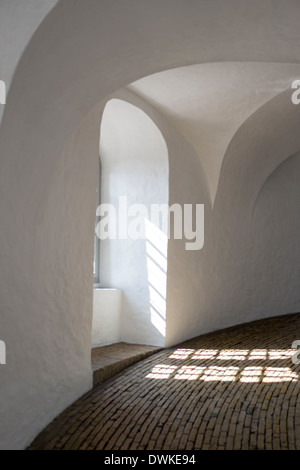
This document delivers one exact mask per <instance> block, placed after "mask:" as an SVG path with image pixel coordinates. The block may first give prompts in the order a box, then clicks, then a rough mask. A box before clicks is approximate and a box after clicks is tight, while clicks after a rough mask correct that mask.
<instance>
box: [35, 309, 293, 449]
mask: <svg viewBox="0 0 300 470" xmlns="http://www.w3.org/2000/svg"><path fill="white" fill-rule="evenodd" d="M298 339H299V340H300V314H293V315H286V316H283V317H277V318H273V319H268V320H262V321H257V322H253V323H249V324H247V325H240V326H237V327H234V328H229V329H226V330H222V331H218V332H214V333H210V334H207V335H204V336H201V337H198V338H195V339H193V340H190V341H187V342H185V343H182V344H180V345H179V346H177V347H174V348H170V349H165V350H163V351H160V352H158V353H156V354H154V355H152V356H151V357H148V358H146V359H144V360H142V361H141V362H139V363H137V364H135V365H133V366H130V367H129V368H127V369H126V370H124V371H122V372H121V373H119V374H118V375H116V376H115V377H113V378H110V379H109V380H107V381H106V382H104V383H102V384H101V385H99V386H97V387H96V388H95V389H93V390H92V391H91V392H89V393H87V394H86V395H84V396H83V397H82V398H81V399H79V400H78V401H77V402H76V403H74V404H73V405H72V406H70V407H69V408H68V409H66V410H65V411H64V412H63V413H62V414H61V415H60V416H59V417H58V418H56V419H55V420H54V421H53V422H52V423H51V424H50V425H49V426H48V427H47V428H46V429H45V430H44V431H43V432H42V433H41V434H40V435H39V436H38V437H37V438H36V439H35V440H34V442H33V443H32V444H31V446H30V447H29V448H30V449H66V450H68V449H90V450H92V449H106V450H125V449H126V450H127V449H128V450H135V449H146V450H147V449H148V450H161V449H166V450H200V449H220V450H221V449H228V450H229V449H237V450H240V449H245V450H246V449H278V450H284V449H300V398H299V391H300V387H299V384H300V382H299V378H300V365H297V364H294V362H293V361H292V357H293V356H294V357H295V354H296V350H295V349H292V343H293V341H295V340H298ZM299 358H300V355H299Z"/></svg>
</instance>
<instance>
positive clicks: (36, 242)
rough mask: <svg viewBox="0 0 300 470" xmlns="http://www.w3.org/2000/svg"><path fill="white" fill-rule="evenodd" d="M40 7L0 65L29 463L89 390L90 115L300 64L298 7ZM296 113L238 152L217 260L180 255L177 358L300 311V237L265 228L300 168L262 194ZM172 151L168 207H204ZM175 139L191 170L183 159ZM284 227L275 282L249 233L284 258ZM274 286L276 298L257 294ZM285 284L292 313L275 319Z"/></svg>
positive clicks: (240, 138)
mask: <svg viewBox="0 0 300 470" xmlns="http://www.w3.org/2000/svg"><path fill="white" fill-rule="evenodd" d="M14 3H15V2H14ZM39 3H41V4H42V6H43V8H41V9H40V8H39V7H37V6H36V2H31V1H30V2H23V1H22V2H19V4H18V9H17V11H16V10H15V9H14V8H10V7H9V5H10V4H11V5H13V4H12V2H10V1H9V2H7V1H6V2H4V3H3V2H1V18H3V19H4V18H5V23H6V25H7V27H6V29H5V38H6V41H8V39H9V38H12V36H14V35H15V36H16V38H18V40H15V41H13V43H12V44H13V48H14V51H12V50H9V49H6V48H5V47H4V48H1V51H0V52H1V57H0V63H1V64H7V67H8V68H9V70H8V68H7V71H5V74H7V75H5V77H7V78H6V80H7V81H8V82H10V81H11V83H7V85H8V89H9V93H8V99H7V104H6V106H5V112H4V114H3V118H2V121H1V127H0V155H1V162H0V217H1V232H0V247H1V253H0V256H1V267H2V269H1V272H0V294H1V295H0V299H1V305H0V309H1V317H0V318H1V335H3V337H1V340H5V341H6V346H7V365H5V366H1V369H0V374H1V380H0V387H1V404H0V406H1V409H0V414H1V417H0V422H1V430H0V442H1V447H2V448H21V447H24V446H25V445H26V444H28V443H29V442H30V440H31V438H32V437H33V436H34V435H35V434H36V433H37V432H38V431H39V430H40V429H41V428H42V427H43V426H44V425H45V424H46V423H47V422H48V421H49V420H50V419H51V418H52V417H53V416H55V415H56V414H57V413H58V412H59V411H60V410H61V409H62V408H63V407H64V406H66V405H67V404H68V403H70V402H71V401H72V400H74V399H75V398H76V396H78V395H80V394H81V393H83V392H84V391H85V390H87V389H88V388H89V387H90V385H91V371H90V364H89V360H90V351H89V350H90V346H91V338H90V336H91V335H90V333H91V324H92V269H91V266H92V246H93V243H92V239H93V224H94V209H95V200H94V199H95V198H94V195H95V194H94V189H95V186H96V181H94V179H95V178H96V174H97V172H96V164H97V163H96V162H97V160H96V158H95V155H94V154H95V152H96V153H97V152H98V137H99V135H98V133H99V124H100V111H101V109H100V108H101V107H100V108H99V110H98V111H96V110H94V111H93V112H95V114H94V115H93V112H92V113H91V114H90V115H89V116H88V113H89V112H90V110H91V109H92V108H93V107H94V106H95V104H96V103H98V102H100V100H104V99H106V97H107V96H108V95H109V94H111V93H113V92H114V91H116V90H118V89H120V88H121V87H123V86H125V85H127V84H129V83H131V82H133V81H135V80H137V79H139V78H141V77H144V76H147V75H149V74H152V73H155V72H159V71H161V70H166V69H169V68H172V67H179V66H184V65H189V64H194V63H204V62H222V61H231V62H233V61H236V62H239V61H248V62H263V61H265V62H274V63H276V62H278V63H279V62H281V63H296V64H299V62H300V49H299V47H298V46H299V41H300V29H299V23H300V9H299V6H298V2H297V1H294V0H290V1H286V2H282V1H280V0H278V1H273V2H270V1H268V0H265V1H262V0H253V1H251V2H249V1H248V0H231V1H228V2H224V0H211V1H210V2H206V1H199V0H195V1H193V0H192V1H191V2H188V3H187V2H186V1H185V0H166V1H164V2H161V0H153V1H151V2H149V1H147V0H131V1H130V2H116V1H112V0H103V1H101V2H99V0H87V1H85V2H69V1H66V0H61V1H59V2H57V3H56V2H51V1H49V2H44V0H43V2H39ZM25 4H26V6H22V5H25ZM4 6H5V8H4ZM44 7H45V9H44ZM52 7H54V8H53V9H52V10H51V11H50V9H51V8H52ZM3 8H4V10H3ZM22 8H23V9H26V15H25V16H23V14H22ZM47 9H49V11H50V13H49V14H48V15H47V16H45V15H46V13H47V11H48V10H47ZM270 9H271V14H270ZM3 12H4V13H3ZM2 13H3V16H2ZM25 17H26V20H25ZM40 22H41V24H40V27H39V28H38V29H37V25H38V24H39V23H40ZM14 24H16V25H17V26H16V27H15V28H11V27H10V26H11V25H14ZM18 30H19V31H18ZM1 31H2V27H1ZM183 32H184V34H183ZM30 37H31V40H30V41H29V39H30ZM25 47H26V49H25ZM1 78H4V76H3V77H1ZM178 92H180V84H179V86H178ZM280 99H281V98H280ZM282 99H283V98H282ZM288 100H289V98H288V96H287V101H286V104H284V101H280V100H279V101H278V102H276V100H275V101H273V102H272V103H270V107H266V108H263V109H262V111H261V114H260V115H254V116H252V118H251V119H250V120H249V121H248V122H247V123H246V124H245V127H242V128H241V129H240V130H239V132H238V133H237V134H236V135H235V137H234V139H233V140H232V142H231V144H230V145H229V148H228V150H227V152H226V155H225V158H224V160H223V165H222V167H221V173H220V178H219V185H218V189H217V195H216V200H215V205H214V211H213V212H214V214H213V215H210V211H211V209H210V206H209V205H208V203H207V204H206V218H205V222H206V241H205V248H204V251H201V252H199V253H197V255H196V254H195V256H194V257H193V256H192V254H191V253H189V254H187V252H185V251H184V250H183V246H182V245H180V243H179V242H178V243H177V241H176V243H175V242H174V243H173V242H172V241H171V242H170V243H169V260H168V261H169V264H168V266H169V280H168V290H167V299H168V302H169V304H168V308H167V323H168V324H169V325H170V327H168V326H167V332H166V341H167V344H171V343H174V342H175V341H178V340H180V339H184V338H186V337H188V336H191V335H194V334H197V333H199V332H203V331H205V330H209V329H213V328H220V327H222V326H225V325H227V324H232V323H234V322H235V323H236V322H242V321H245V320H249V319H252V318H259V317H261V316H264V315H273V314H279V313H288V312H290V311H295V310H296V309H298V308H299V304H298V302H297V295H298V289H297V287H296V285H297V276H298V271H297V263H298V254H297V253H298V251H297V250H298V246H299V245H298V239H297V238H295V231H294V230H292V231H291V233H290V235H289V236H288V235H287V234H286V232H284V233H283V230H284V227H283V226H282V227H280V226H279V224H278V223H277V222H276V217H275V215H274V217H273V218H271V215H270V216H269V217H270V220H269V219H268V218H265V217H264V215H263V214H264V212H265V211H266V210H268V212H269V214H274V210H275V209H274V202H273V201H276V202H277V203H278V204H279V201H278V199H277V197H274V198H270V196H269V195H268V194H269V191H270V193H271V192H272V191H273V192H274V191H275V192H276V193H277V190H275V186H276V185H277V186H276V187H278V185H280V184H282V185H283V187H284V188H286V186H287V182H286V178H288V177H287V174H288V175H289V176H290V177H291V181H293V183H292V187H293V189H292V190H291V193H290V194H289V195H286V196H285V199H284V201H285V202H284V201H283V202H282V203H281V204H283V205H282V206H280V211H279V212H280V214H283V212H284V208H285V205H286V204H288V203H289V201H291V200H293V199H294V197H295V196H296V195H297V191H296V189H295V184H296V183H295V181H294V179H293V175H292V174H291V173H292V169H291V167H293V169H294V170H295V169H297V168H298V166H297V164H296V163H294V162H293V163H291V167H290V166H289V164H288V163H287V164H286V165H288V166H283V167H280V168H281V169H279V170H278V171H279V172H280V173H278V175H281V176H280V178H279V177H278V180H277V177H276V178H275V176H272V177H270V181H268V183H267V184H266V186H265V187H264V189H263V190H261V187H262V186H263V185H264V183H265V181H266V180H267V178H268V177H269V176H270V174H272V172H273V171H274V170H275V168H276V167H277V166H278V164H280V163H282V162H283V161H284V160H285V159H286V158H287V157H289V156H290V155H293V154H296V153H297V152H298V151H299V148H300V145H299V142H298V137H297V136H298V135H299V118H298V114H299V111H298V108H297V107H294V108H293V109H291V110H288V109H287V108H286V106H287V103H288ZM2 111H3V108H2ZM282 113H283V114H282ZM85 117H86V119H87V120H86V121H83V119H84V118H85ZM260 118H261V119H260ZM80 123H82V126H83V127H82V126H81V125H80ZM78 126H79V128H78ZM76 128H78V132H75V131H76ZM169 137H170V140H169V139H168V136H166V135H164V138H165V140H166V143H167V146H168V151H169V160H170V183H169V185H170V187H169V200H170V202H171V203H172V202H182V201H185V202H190V201H192V202H200V203H203V202H204V203H206V201H208V196H207V186H208V185H207V182H205V179H204V176H203V172H202V169H201V167H200V164H198V166H197V164H196V160H195V158H194V157H195V153H194V151H193V149H192V148H191V147H190V146H188V145H187V144H186V142H185V141H184V139H183V140H181V137H179V136H178V135H177V137H175V133H174V135H173V134H172V131H171V130H170V135H169ZM173 138H174V139H175V140H174V145H175V144H176V147H177V143H178V147H177V149H178V151H179V150H180V152H179V153H181V150H182V157H181V158H180V157H179V155H178V154H177V153H176V152H177V150H176V151H175V150H174V149H173V150H174V151H172V145H173ZM216 138H217V136H216ZM68 142H69V143H68ZM272 142H273V143H272ZM64 149H65V150H64ZM82 155H86V158H87V161H84V160H83V159H82ZM175 155H178V158H177V157H175ZM94 158H95V160H94ZM186 161H188V162H189V164H188V165H186V163H185V162H186ZM291 161H292V160H291ZM94 165H95V166H94ZM294 165H296V166H294ZM283 168H284V169H283ZM260 170H261V171H260ZM282 172H283V173H282ZM285 172H287V173H285ZM275 174H277V173H274V175H275ZM191 175H197V177H198V176H199V178H200V183H199V184H198V185H197V183H196V178H195V179H193V180H192V182H191V183H190V177H191ZM274 178H275V179H276V181H275V180H274V181H273V179H274ZM288 179H289V178H288ZM202 181H203V184H202ZM273 183H274V185H273ZM260 191H261V192H260ZM258 195H259V196H258ZM257 198H258V199H257ZM186 199H187V200H186ZM256 200H257V203H256V208H255V212H254V215H252V212H253V206H254V205H255V201H256ZM289 214H291V215H288V216H287V217H290V218H287V222H286V226H288V225H289V224H290V223H293V222H294V215H295V214H294V211H292V212H291V213H289ZM253 220H254V221H255V223H254V222H253ZM265 222H268V223H265ZM253 224H255V225H253ZM274 226H276V227H277V229H278V230H279V232H280V233H282V238H281V237H280V239H282V240H284V243H288V244H289V247H294V249H295V253H296V254H297V255H296V256H295V258H294V261H293V269H292V270H291V267H290V266H291V265H290V263H291V262H292V256H291V252H292V251H291V250H292V249H291V248H289V249H288V250H287V256H285V253H286V251H285V250H283V249H282V250H281V251H280V257H279V259H278V261H277V264H276V266H275V267H272V268H270V269H269V267H270V266H271V264H270V261H271V260H272V257H273V256H274V253H272V250H267V251H266V254H265V256H266V257H267V259H266V258H265V257H264V258H263V259H261V258H259V257H258V256H257V253H260V252H261V251H264V250H263V247H262V245H260V244H259V243H258V242H256V243H257V244H256V243H255V244H252V240H253V237H254V236H255V231H254V232H251V230H250V229H251V228H253V227H257V230H259V233H263V235H262V238H261V243H262V244H265V243H273V241H272V240H273V238H272V234H273V232H272V233H271V231H270V227H273V228H274ZM252 233H253V236H252ZM278 243H279V242H278V240H277V239H276V243H275V244H274V246H276V247H277V246H278ZM179 245H180V247H179ZM258 258H259V259H258ZM260 263H262V264H260ZM298 264H299V263H298ZM264 266H265V267H266V268H268V269H265V270H264ZM272 266H273V265H272ZM261 272H264V279H265V283H266V284H265V285H267V287H268V288H267V290H266V291H265V292H261V291H258V287H259V286H260V283H259V279H260V277H259V276H258V275H257V273H261ZM280 272H282V273H284V275H283V277H282V278H280V279H279V274H278V273H280ZM291 273H292V274H291ZM290 275H293V276H295V277H294V279H295V280H294V281H293V282H292V283H288V278H289V276H290ZM273 276H274V277H273ZM266 279H268V281H267V280H266ZM271 279H274V285H273V281H272V280H271ZM278 280H280V282H282V288H281V289H280V292H282V297H280V299H279V298H278V296H277V297H275V298H274V299H273V300H272V302H271V303H270V300H269V299H270V295H272V293H273V292H274V290H273V289H274V286H275V281H276V283H277V282H278ZM250 281H251V282H250ZM197 290H198V295H197V296H194V295H193V294H194V293H195V292H196V291H197ZM266 297H267V298H266ZM176 300H177V301H176ZM277 300H278V302H277ZM275 304H276V305H275ZM182 312H184V314H183V313H182ZM186 312H187V313H186Z"/></svg>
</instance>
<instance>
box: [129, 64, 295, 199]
mask: <svg viewBox="0 0 300 470" xmlns="http://www.w3.org/2000/svg"><path fill="white" fill-rule="evenodd" d="M299 77H300V66H299V65H296V64H277V63H276V64H274V63H257V62H253V63H252V62H251V63H249V62H221V63H208V64H199V65H192V66H187V67H180V68H176V69H171V70H167V71H164V72H160V73H156V74H154V75H151V76H148V77H146V78H143V79H141V80H138V81H136V82H134V83H132V84H131V85H129V86H128V88H129V89H130V90H131V91H133V92H134V93H136V94H138V95H139V96H140V97H142V98H144V99H145V100H146V101H148V102H149V103H150V104H151V105H152V106H154V107H155V108H156V109H157V110H158V111H160V112H161V113H162V114H163V115H164V116H165V117H166V118H167V119H168V120H169V121H170V122H171V123H172V124H173V125H174V126H175V127H176V128H177V129H178V130H179V131H180V132H181V133H182V134H183V135H184V136H185V138H186V139H187V140H188V141H189V142H190V143H191V144H192V145H193V147H194V149H195V151H196V152H197V154H198V156H199V158H200V160H201V162H202V165H203V168H204V170H205V172H206V176H207V179H208V182H209V186H210V193H211V200H212V202H213V201H214V198H215V195H216V191H217V187H218V181H219V175H220V170H221V166H222V161H223V157H224V155H225V152H226V149H227V147H228V145H229V143H230V141H231V139H232V138H233V136H234V134H235V133H236V131H237V130H238V128H239V127H240V126H241V125H242V124H243V122H244V121H245V120H246V119H247V118H248V117H249V116H250V115H251V114H253V113H254V112H255V111H256V110H257V109H259V108H260V107H261V106H262V105H263V104H265V103H266V102H267V101H268V100H270V99H271V98H273V97H274V96H275V95H277V94H279V93H281V92H283V91H284V90H286V89H288V88H290V87H291V84H292V82H293V80H295V79H297V78H298V79H299ZM291 93H292V91H291ZM182 158H184V155H183V156H182Z"/></svg>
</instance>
